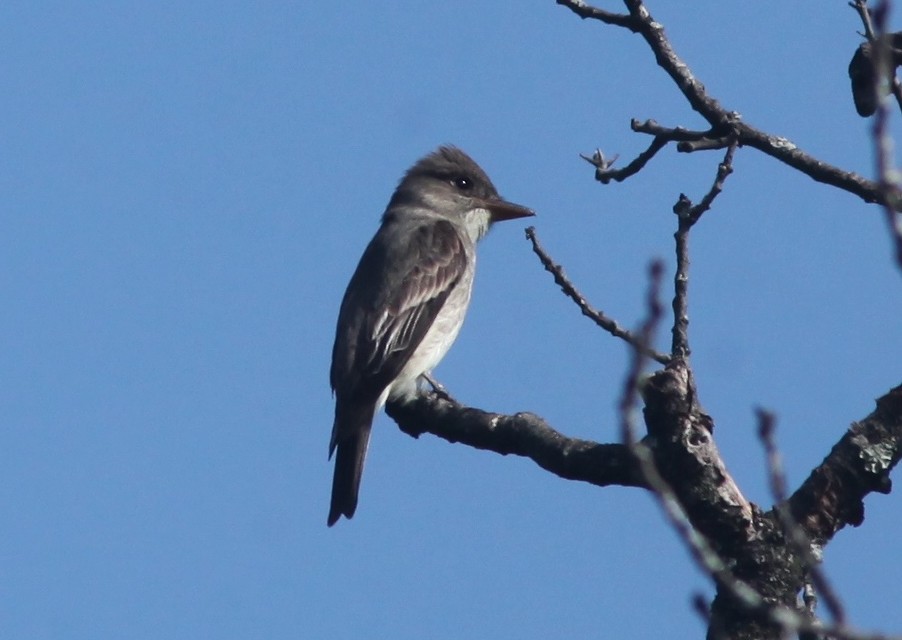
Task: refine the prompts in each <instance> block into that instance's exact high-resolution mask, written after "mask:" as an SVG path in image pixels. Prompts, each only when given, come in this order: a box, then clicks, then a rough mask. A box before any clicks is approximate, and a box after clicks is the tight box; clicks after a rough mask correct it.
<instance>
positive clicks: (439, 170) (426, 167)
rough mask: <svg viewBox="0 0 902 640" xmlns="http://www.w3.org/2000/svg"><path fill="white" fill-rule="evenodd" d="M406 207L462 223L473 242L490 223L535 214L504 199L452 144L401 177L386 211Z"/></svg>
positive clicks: (476, 165) (424, 158)
mask: <svg viewBox="0 0 902 640" xmlns="http://www.w3.org/2000/svg"><path fill="white" fill-rule="evenodd" d="M407 207H411V208H412V209H415V210H417V211H418V212H420V213H422V212H429V214H432V215H436V216H438V217H441V218H445V219H448V220H451V221H452V222H455V223H457V224H462V225H463V226H464V228H465V229H466V230H467V233H468V234H469V235H470V237H471V238H472V239H473V241H474V242H475V241H476V240H478V239H480V238H482V236H484V235H485V233H486V232H487V231H488V229H489V226H490V225H491V224H492V223H495V222H501V221H502V220H513V219H515V218H525V217H528V216H534V215H535V213H534V212H533V211H532V210H531V209H527V208H526V207H523V206H521V205H519V204H514V203H513V202H508V201H507V200H504V199H503V198H502V197H501V196H500V195H498V191H497V189H495V185H493V184H492V181H491V180H490V179H489V177H488V175H486V173H485V171H483V170H482V167H480V166H479V165H478V164H476V162H475V161H474V160H473V159H472V158H471V157H470V156H468V155H467V154H466V153H464V152H463V151H461V150H460V149H458V148H457V147H451V146H442V147H439V148H438V149H437V150H436V151H433V152H432V153H430V154H429V155H427V156H425V157H423V158H421V159H420V160H419V161H418V162H417V163H416V164H414V165H413V166H412V167H411V168H410V169H409V170H408V171H407V173H406V174H405V176H404V178H402V179H401V182H400V184H399V185H398V188H397V189H395V193H394V195H392V198H391V201H390V202H389V204H388V210H387V212H388V211H393V210H395V211H397V210H398V208H407Z"/></svg>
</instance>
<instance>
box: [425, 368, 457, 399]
mask: <svg viewBox="0 0 902 640" xmlns="http://www.w3.org/2000/svg"><path fill="white" fill-rule="evenodd" d="M423 380H425V381H426V382H428V383H429V386H430V387H432V391H433V392H434V393H435V394H436V395H437V396H438V397H439V398H441V399H442V400H447V401H449V402H454V403H456V402H457V400H455V399H454V398H452V397H451V394H450V393H448V390H447V389H445V385H443V384H442V383H441V382H439V381H438V380H436V379H435V378H433V377H432V374H431V373H429V372H428V371H427V372H426V373H424V374H423Z"/></svg>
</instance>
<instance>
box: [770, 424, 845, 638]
mask: <svg viewBox="0 0 902 640" xmlns="http://www.w3.org/2000/svg"><path fill="white" fill-rule="evenodd" d="M755 413H756V415H757V417H758V437H759V439H760V440H761V443H762V445H763V446H764V452H765V455H766V456H767V469H768V477H769V480H770V490H771V495H772V496H773V499H774V510H775V511H776V514H777V517H778V518H779V521H780V526H781V527H782V529H783V534H784V535H785V536H786V537H787V539H788V540H789V542H790V544H791V545H792V549H793V550H794V551H795V553H796V554H797V555H799V556H800V557H801V558H802V562H803V563H804V566H805V568H806V569H807V571H808V576H809V577H810V578H811V581H812V583H813V584H814V587H815V588H816V589H817V591H818V592H819V593H820V594H821V595H822V596H823V598H824V604H825V605H826V606H827V610H828V611H829V612H830V615H831V616H832V617H833V621H834V622H836V623H837V624H845V623H846V622H847V618H846V612H845V608H844V607H843V604H842V601H841V600H840V599H839V596H838V595H837V594H836V591H835V590H834V589H833V586H832V585H831V584H830V581H829V580H828V578H827V576H826V574H825V573H824V571H823V570H822V568H821V564H820V559H819V558H818V557H817V556H816V555H815V553H814V551H813V550H812V543H811V540H810V538H809V537H808V535H807V534H806V533H805V531H804V530H803V529H802V527H801V526H800V525H799V523H798V522H796V520H795V518H793V517H792V513H791V512H790V510H789V507H788V505H787V503H786V475H785V474H784V473H783V462H782V459H781V457H780V450H779V449H778V448H777V443H776V438H775V437H774V433H775V431H776V417H775V416H774V414H773V413H771V412H770V411H765V410H764V409H760V408H759V409H756V411H755Z"/></svg>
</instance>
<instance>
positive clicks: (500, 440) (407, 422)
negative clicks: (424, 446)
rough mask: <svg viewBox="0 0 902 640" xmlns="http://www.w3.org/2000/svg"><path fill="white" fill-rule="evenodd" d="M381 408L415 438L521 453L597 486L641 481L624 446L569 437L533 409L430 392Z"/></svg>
mask: <svg viewBox="0 0 902 640" xmlns="http://www.w3.org/2000/svg"><path fill="white" fill-rule="evenodd" d="M385 411H386V413H387V414H388V415H389V417H391V418H392V419H393V420H394V421H395V422H396V423H397V424H398V426H399V427H400V428H401V431H403V432H404V433H406V434H407V435H409V436H412V437H414V438H418V437H420V436H421V435H422V434H424V433H431V434H433V435H436V436H438V437H440V438H444V439H445V440H447V441H448V442H460V443H462V444H465V445H468V446H471V447H474V448H476V449H484V450H486V451H494V452H495V453H500V454H501V455H505V456H506V455H509V454H513V455H517V456H523V457H525V458H529V459H530V460H532V461H533V462H535V463H536V464H537V465H539V466H540V467H542V468H543V469H545V470H546V471H549V472H551V473H553V474H555V475H556V476H560V477H561V478H565V479H567V480H580V481H582V482H588V483H589V484H594V485H596V486H599V487H606V486H608V485H620V486H624V487H645V482H644V481H643V479H642V476H641V474H640V473H639V471H638V468H637V466H636V463H635V460H634V459H633V456H632V454H630V452H629V449H628V448H627V447H626V446H624V445H621V444H599V443H597V442H592V441H589V440H580V439H577V438H568V437H567V436H565V435H563V434H561V433H560V432H559V431H556V430H555V429H553V428H552V427H551V426H549V425H548V423H546V422H545V421H544V420H542V418H540V417H539V416H537V415H535V414H532V413H517V414H514V415H503V414H500V413H490V412H488V411H482V410H480V409H473V408H470V407H465V406H463V405H460V404H458V403H456V402H452V401H450V400H445V399H443V398H441V397H439V396H438V395H436V394H434V393H429V394H421V395H419V396H417V397H416V398H415V399H414V400H412V401H411V402H408V403H406V404H405V403H401V402H389V403H388V404H387V405H386V407H385Z"/></svg>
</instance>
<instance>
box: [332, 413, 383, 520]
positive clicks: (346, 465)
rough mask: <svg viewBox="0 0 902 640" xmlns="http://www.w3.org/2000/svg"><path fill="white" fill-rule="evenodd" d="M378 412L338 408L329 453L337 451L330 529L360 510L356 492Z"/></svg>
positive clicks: (333, 477)
mask: <svg viewBox="0 0 902 640" xmlns="http://www.w3.org/2000/svg"><path fill="white" fill-rule="evenodd" d="M340 404H341V403H339V405H340ZM375 411H376V407H375V405H370V406H368V407H359V406H358V407H349V408H346V409H338V408H337V409H336V412H335V425H334V426H333V428H332V445H331V447H330V451H329V455H330V457H331V455H332V452H333V451H335V449H336V448H337V449H338V454H337V455H336V456H335V474H334V475H333V476H332V505H331V507H330V509H329V519H328V520H327V523H328V525H329V526H330V527H331V526H332V525H333V524H335V523H336V522H337V521H338V519H339V518H340V517H341V516H345V517H346V518H351V517H353V515H354V512H355V511H356V510H357V493H358V491H359V489H360V478H361V476H362V475H363V463H364V460H365V459H366V449H367V446H368V445H369V442H370V430H371V429H372V428H373V415H374V414H375Z"/></svg>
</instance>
